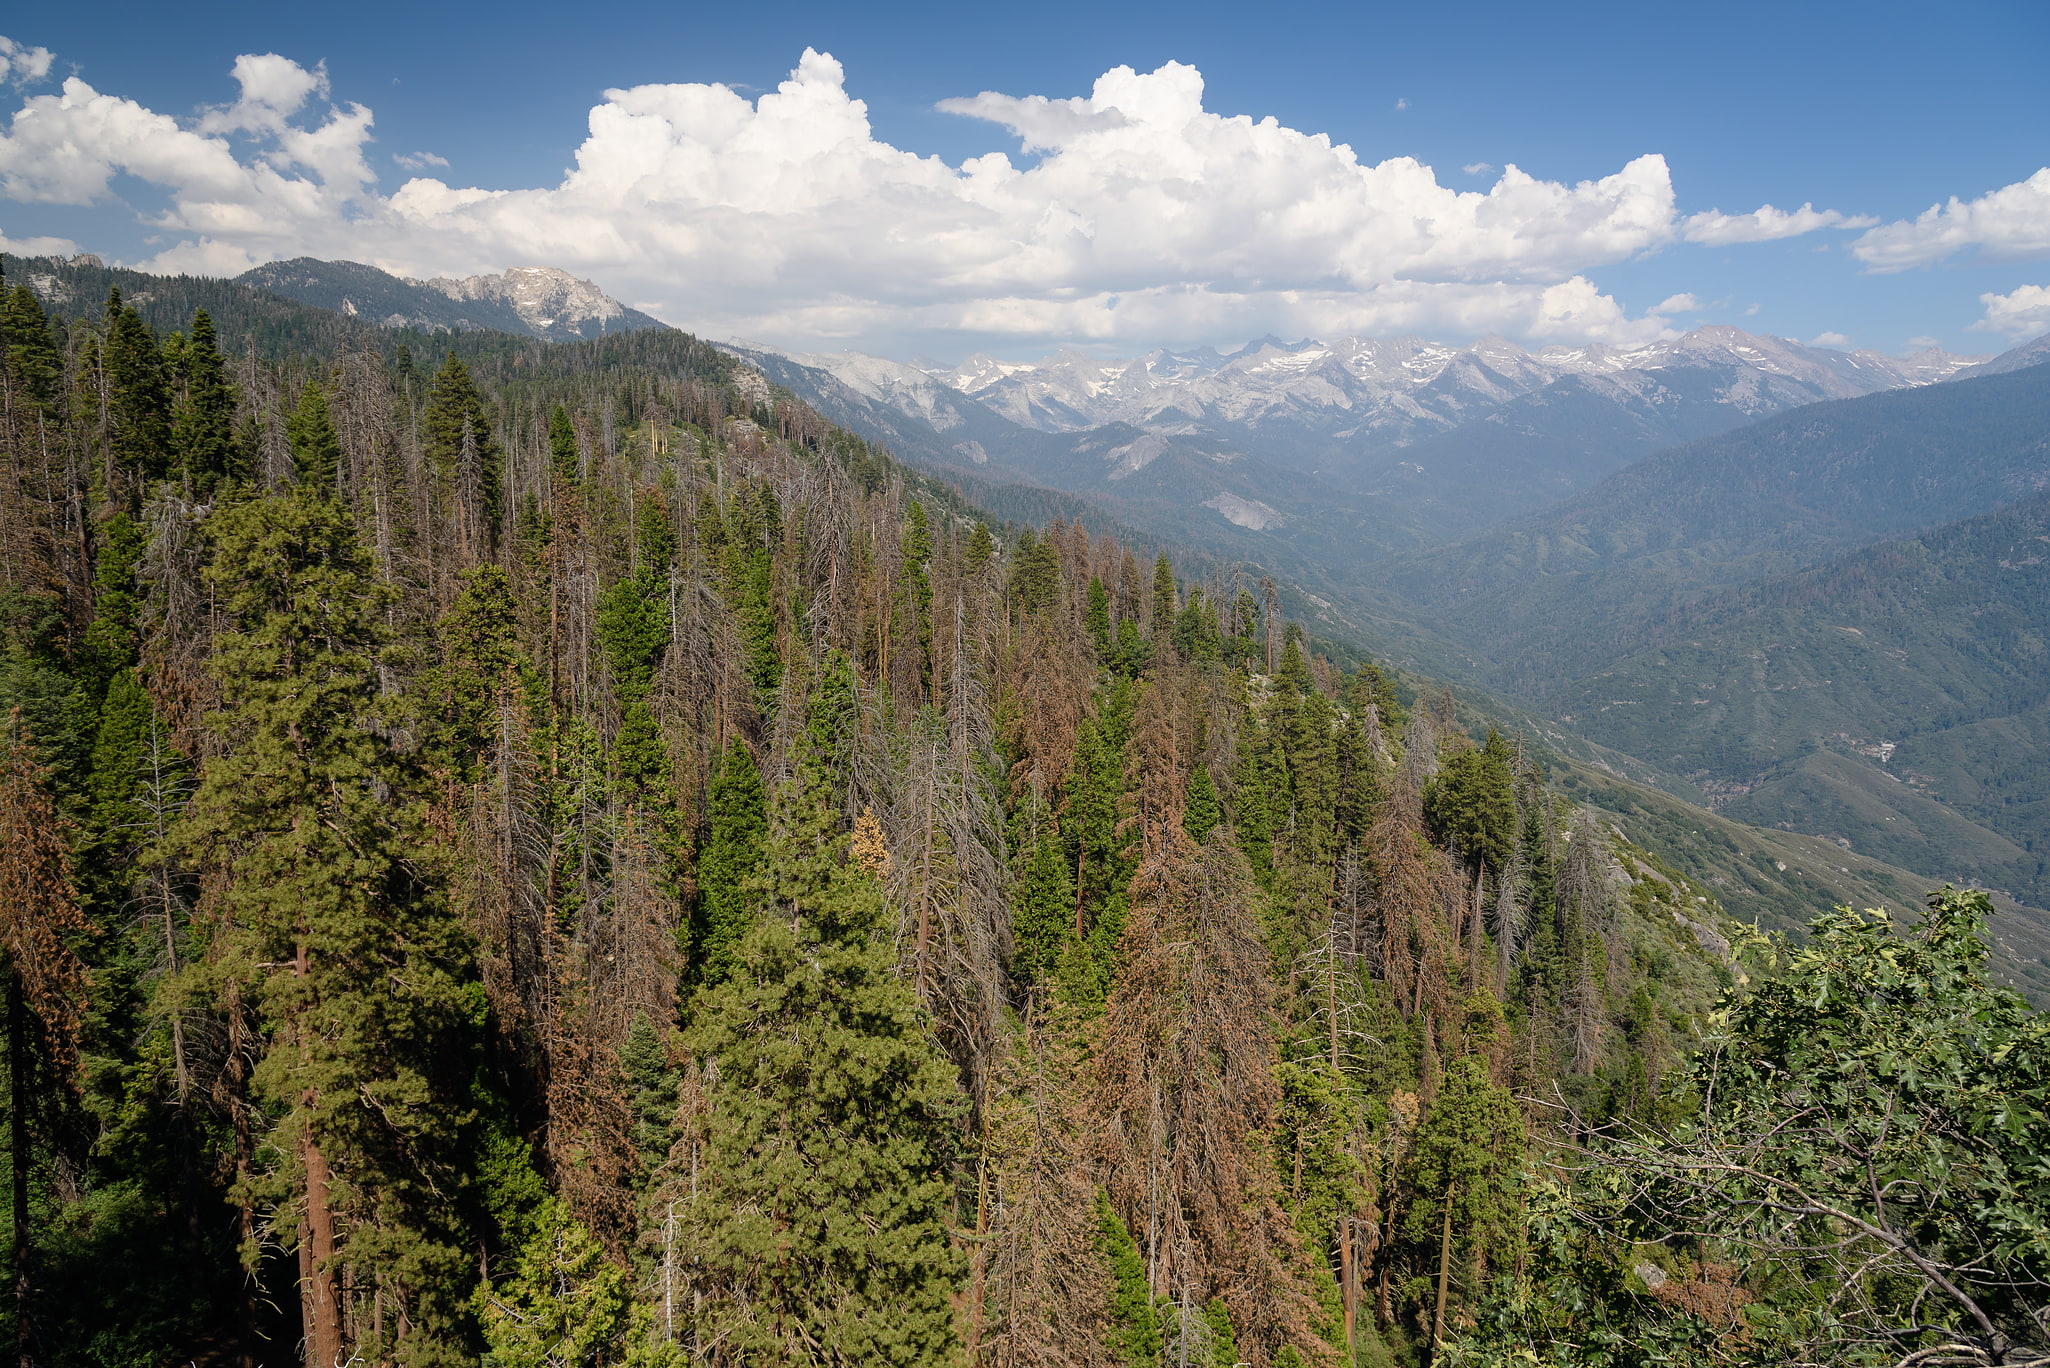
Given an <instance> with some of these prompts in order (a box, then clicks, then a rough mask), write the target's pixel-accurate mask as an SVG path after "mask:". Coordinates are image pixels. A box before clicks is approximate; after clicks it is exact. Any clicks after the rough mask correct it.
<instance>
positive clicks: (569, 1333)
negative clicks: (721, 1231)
mask: <svg viewBox="0 0 2050 1368" xmlns="http://www.w3.org/2000/svg"><path fill="white" fill-rule="evenodd" d="M535 1227H536V1228H535V1231H534V1234H533V1237H532V1238H531V1239H529V1240H528V1241H527V1243H526V1245H525V1246H524V1247H522V1248H521V1250H520V1251H519V1258H518V1261H517V1263H516V1265H515V1266H514V1268H513V1271H512V1274H511V1276H509V1277H507V1278H506V1279H505V1281H504V1282H503V1283H500V1284H494V1283H492V1282H490V1281H488V1280H487V1281H486V1282H485V1283H484V1284H483V1285H482V1286H480V1287H479V1288H478V1289H477V1295H476V1299H475V1306H476V1312H477V1319H478V1320H479V1322H481V1323H482V1325H483V1327H484V1341H485V1343H486V1344H487V1345H488V1346H489V1352H488V1353H487V1355H486V1357H485V1359H484V1362H485V1363H486V1364H489V1365H490V1368H614V1365H621V1368H665V1366H666V1365H670V1364H676V1363H680V1362H681V1361H682V1360H681V1358H680V1356H679V1355H678V1354H677V1352H676V1350H675V1348H674V1347H673V1346H670V1345H664V1344H657V1343H656V1342H654V1340H653V1339H652V1337H651V1334H650V1330H651V1323H652V1321H653V1319H654V1317H653V1315H652V1313H651V1312H650V1311H649V1309H648V1307H647V1306H646V1305H645V1304H644V1303H642V1302H639V1301H637V1300H636V1299H635V1297H634V1286H633V1275H632V1274H631V1273H629V1272H628V1271H627V1270H625V1269H623V1268H621V1267H619V1266H618V1265H617V1264H614V1263H612V1262H611V1261H610V1260H608V1259H607V1258H606V1257H605V1251H604V1250H603V1249H602V1248H600V1247H599V1244H598V1241H597V1240H595V1239H593V1238H592V1237H591V1232H590V1231H589V1230H587V1229H585V1228H584V1226H583V1225H582V1224H580V1223H579V1222H578V1221H577V1220H576V1218H575V1217H573V1216H571V1215H570V1212H569V1207H568V1205H567V1204H566V1203H564V1202H561V1201H558V1200H556V1199H554V1198H550V1199H548V1200H547V1201H546V1202H544V1203H543V1204H542V1206H541V1212H540V1215H539V1218H538V1220H537V1221H536V1222H535Z"/></svg>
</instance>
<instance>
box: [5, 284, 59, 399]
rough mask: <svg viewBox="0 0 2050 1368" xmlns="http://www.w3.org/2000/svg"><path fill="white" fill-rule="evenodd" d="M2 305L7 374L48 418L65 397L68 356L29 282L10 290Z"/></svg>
mask: <svg viewBox="0 0 2050 1368" xmlns="http://www.w3.org/2000/svg"><path fill="white" fill-rule="evenodd" d="M5 300H6V302H5V306H4V308H0V342H4V346H5V351H4V359H5V362H6V368H7V374H8V376H9V377H10V378H11V379H12V380H13V382H14V384H15V386H16V387H17V391H18V392H19V393H20V395H21V396H22V398H23V399H25V400H27V401H28V402H29V403H30V404H33V405H34V406H35V407H36V408H38V409H40V410H41V411H42V414H43V416H44V417H45V418H55V417H57V415H58V409H59V404H60V402H61V401H62V399H63V396H64V357H63V354H62V353H61V352H60V351H59V350H58V349H57V339H56V337H55V336H53V335H52V333H51V331H50V320H49V317H48V316H47V315H46V314H45V313H44V312H43V305H42V301H41V300H39V299H37V298H36V296H35V291H33V290H31V289H29V287H28V286H26V285H17V286H15V287H14V288H13V289H12V290H9V291H7V293H6V296H5Z"/></svg>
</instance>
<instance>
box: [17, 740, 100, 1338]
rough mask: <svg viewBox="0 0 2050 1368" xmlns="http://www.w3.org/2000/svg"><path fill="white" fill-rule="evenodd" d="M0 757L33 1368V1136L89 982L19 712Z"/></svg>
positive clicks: (20, 1334)
mask: <svg viewBox="0 0 2050 1368" xmlns="http://www.w3.org/2000/svg"><path fill="white" fill-rule="evenodd" d="M6 727H7V730H6V735H5V736H4V737H0V742H4V745H5V753H4V756H0V975H4V977H5V980H6V982H5V991H6V998H7V1003H6V1010H7V1025H6V1029H7V1090H8V1096H7V1103H8V1107H7V1110H8V1118H9V1120H8V1133H7V1148H8V1167H9V1168H10V1169H11V1170H12V1174H11V1178H12V1183H11V1185H10V1192H9V1196H10V1205H9V1208H8V1211H9V1217H10V1220H9V1227H10V1229H11V1231H12V1235H13V1240H12V1251H11V1259H10V1265H9V1267H10V1271H11V1273H12V1275H13V1283H14V1286H13V1298H12V1301H13V1307H12V1310H13V1313H14V1314H13V1320H14V1334H15V1354H16V1359H17V1361H18V1362H19V1364H20V1365H21V1368H31V1365H32V1364H33V1362H34V1359H33V1356H32V1353H31V1343H32V1335H33V1327H34V1323H35V1310H36V1308H35V1306H34V1304H33V1295H34V1293H33V1284H32V1282H31V1277H30V1267H29V1255H30V1237H31V1234H32V1231H33V1229H34V1225H33V1222H32V1221H31V1219H30V1215H29V1188H30V1176H31V1173H32V1171H33V1170H34V1168H35V1157H34V1149H33V1138H32V1135H33V1133H34V1132H40V1133H41V1134H40V1138H44V1139H47V1138H48V1137H49V1136H50V1135H51V1133H52V1131H53V1130H54V1127H53V1126H52V1124H51V1123H52V1122H53V1121H54V1119H55V1116H56V1113H57V1108H56V1106H55V1105H54V1104H55V1103H56V1101H57V1094H59V1093H61V1092H63V1091H67V1090H69V1089H71V1088H72V1087H74V1086H75V1080H74V1077H73V1074H74V1071H75V1069H76V1065H77V1055H78V1028H79V1017H80V1013H81V1010H82V1006H83V1003H82V998H83V995H84V987H85V978H84V972H83V966H82V965H81V964H80V963H79V961H78V957H77V955H76V954H75V953H74V951H73V950H72V947H71V944H70V942H71V941H72V940H73V939H74V938H76V937H77V936H78V935H79V933H81V932H82V931H84V930H85V923H84V919H83V918H81V917H80V916H79V913H78V907H77V904H76V903H75V902H73V900H72V891H71V868H70V858H69V852H68V851H67V849H66V847H65V834H66V833H65V826H64V823H63V822H62V821H61V820H60V818H59V817H58V814H57V808H56V805H55V804H54V803H53V802H52V801H51V799H50V794H49V790H48V789H47V787H46V784H45V777H46V776H45V771H44V769H43V767H42V766H41V765H39V764H37V762H36V756H35V747H34V745H33V744H32V743H31V741H30V739H29V737H28V736H27V734H26V733H25V731H24V729H23V727H22V724H21V712H20V710H19V709H16V710H15V711H14V712H13V713H12V714H11V715H10V716H9V718H8V719H7V723H6Z"/></svg>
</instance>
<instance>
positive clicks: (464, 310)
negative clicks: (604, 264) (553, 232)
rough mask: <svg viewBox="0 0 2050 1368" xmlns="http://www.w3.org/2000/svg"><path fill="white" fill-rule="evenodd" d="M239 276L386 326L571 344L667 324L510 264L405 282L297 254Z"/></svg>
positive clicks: (567, 279)
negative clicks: (489, 271)
mask: <svg viewBox="0 0 2050 1368" xmlns="http://www.w3.org/2000/svg"><path fill="white" fill-rule="evenodd" d="M237 279H238V280H240V281H241V282H242V283H243V284H245V285H253V286H255V287H256V288H258V289H260V290H268V291H270V292H271V293H272V294H277V295H283V296H284V297H285V298H287V299H294V300H297V301H299V302H300V303H302V304H311V305H313V306H315V307H316V308H322V309H332V310H334V311H335V312H337V313H342V314H347V315H349V316H351V317H354V318H362V319H365V320H367V321H369V322H372V323H375V324H377V325H378V326H380V327H385V328H416V329H419V330H420V331H422V332H437V331H448V332H471V331H478V330H491V331H496V332H508V333H516V334H517V333H525V334H529V335H531V336H534V337H538V338H540V339H542V340H543V341H545V342H568V341H574V340H577V339H581V338H592V337H602V336H605V335H607V334H609V333H622V332H637V331H640V330H642V329H645V328H660V327H663V326H665V325H664V324H663V323H662V322H661V321H660V320H659V319H655V318H650V317H649V316H648V315H647V314H644V313H642V312H640V311H639V310H637V309H629V308H627V307H626V306H625V305H624V304H621V303H620V302H619V301H618V300H616V299H613V298H612V297H611V296H609V295H607V294H606V293H605V292H604V291H602V290H600V289H599V288H598V287H597V286H596V285H593V284H592V283H591V282H590V281H588V280H580V279H578V278H577V277H576V276H573V275H571V274H570V273H569V272H567V271H559V270H556V269H555V268H554V267H552V266H515V267H513V268H512V269H511V270H508V271H505V272H503V273H502V274H499V275H474V276H467V277H464V278H462V279H460V280H458V279H451V278H449V277H447V276H436V277H434V278H433V279H431V280H408V279H406V278H405V277H403V276H395V275H392V274H391V273H390V272H388V271H380V270H378V269H377V268H376V267H375V266H365V265H362V264H360V263H358V262H354V261H316V260H314V259H313V258H311V257H297V258H294V259H293V260H290V261H273V262H271V263H269V264H268V265H264V266H258V267H257V268H256V269H255V270H252V271H245V272H244V273H243V274H242V275H240V276H238V277H237Z"/></svg>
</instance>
